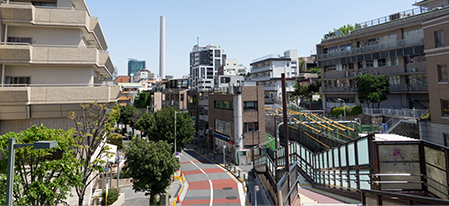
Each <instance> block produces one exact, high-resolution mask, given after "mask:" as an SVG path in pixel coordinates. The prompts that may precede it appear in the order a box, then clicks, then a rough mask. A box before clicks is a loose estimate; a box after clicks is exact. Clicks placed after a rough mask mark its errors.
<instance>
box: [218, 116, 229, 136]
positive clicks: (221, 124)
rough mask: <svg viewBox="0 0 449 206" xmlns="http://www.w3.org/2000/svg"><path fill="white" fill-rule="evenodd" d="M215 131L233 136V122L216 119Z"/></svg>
mask: <svg viewBox="0 0 449 206" xmlns="http://www.w3.org/2000/svg"><path fill="white" fill-rule="evenodd" d="M215 131H216V132H219V133H222V134H225V135H228V136H231V122H228V121H223V120H219V119H215Z"/></svg>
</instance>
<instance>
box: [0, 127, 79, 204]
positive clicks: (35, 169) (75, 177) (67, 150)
mask: <svg viewBox="0 0 449 206" xmlns="http://www.w3.org/2000/svg"><path fill="white" fill-rule="evenodd" d="M72 134H73V131H71V130H69V131H64V130H62V129H47V128H46V127H44V126H43V125H42V126H40V127H37V126H36V125H34V126H32V127H30V128H28V129H27V130H25V131H23V132H22V133H13V132H10V133H7V134H5V135H3V136H0V154H3V155H5V156H4V157H3V158H2V159H1V160H0V176H1V178H0V182H1V183H0V185H1V186H0V190H1V191H6V169H7V168H6V165H7V159H8V157H7V154H8V146H9V145H8V140H9V139H10V138H16V142H17V143H18V144H32V143H33V142H35V141H57V142H58V146H57V147H55V148H51V149H33V147H24V148H20V149H16V150H15V154H16V159H15V177H14V181H15V182H14V189H13V199H14V200H15V201H14V204H15V205H57V204H67V203H66V202H65V199H66V198H67V195H68V194H69V193H70V191H71V188H72V187H76V186H80V185H82V181H81V175H80V174H76V173H75V170H76V169H77V168H78V167H79V165H80V163H79V161H78V160H77V159H76V156H75V154H74V152H73V148H74V147H75V144H76V139H75V137H73V136H72ZM5 203H6V195H5V193H4V192H0V205H5Z"/></svg>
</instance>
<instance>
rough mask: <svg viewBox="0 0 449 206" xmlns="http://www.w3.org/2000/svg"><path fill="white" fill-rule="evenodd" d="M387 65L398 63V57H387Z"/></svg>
mask: <svg viewBox="0 0 449 206" xmlns="http://www.w3.org/2000/svg"><path fill="white" fill-rule="evenodd" d="M386 60H387V66H394V65H399V59H398V58H397V57H392V58H387V59H386Z"/></svg>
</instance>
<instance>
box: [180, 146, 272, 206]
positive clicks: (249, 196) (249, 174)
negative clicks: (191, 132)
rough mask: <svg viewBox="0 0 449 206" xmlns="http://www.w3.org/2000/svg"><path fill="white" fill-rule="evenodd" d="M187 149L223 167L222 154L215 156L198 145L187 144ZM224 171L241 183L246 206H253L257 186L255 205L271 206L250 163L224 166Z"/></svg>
mask: <svg viewBox="0 0 449 206" xmlns="http://www.w3.org/2000/svg"><path fill="white" fill-rule="evenodd" d="M187 148H191V149H194V150H196V151H198V152H200V153H201V154H203V155H204V156H206V157H207V158H209V159H210V160H212V161H214V162H216V163H217V164H220V165H221V166H222V167H224V163H223V155H222V154H221V155H220V154H217V155H215V154H213V153H212V152H210V151H209V150H207V149H205V148H200V147H199V146H198V145H196V144H192V143H191V144H188V145H187ZM226 169H227V170H229V172H230V173H232V174H233V175H234V176H235V177H236V178H237V179H238V180H239V181H240V182H242V184H243V186H244V191H245V193H246V200H247V201H246V205H254V202H255V201H254V194H255V192H254V186H255V185H259V188H260V190H259V192H257V205H273V203H271V202H270V201H269V200H268V199H267V195H268V194H267V193H265V192H264V191H265V190H264V189H263V186H262V184H260V181H258V178H257V177H256V176H257V175H256V174H255V173H254V172H253V171H252V169H253V166H252V163H251V164H247V165H234V164H231V165H226ZM247 190H248V191H247Z"/></svg>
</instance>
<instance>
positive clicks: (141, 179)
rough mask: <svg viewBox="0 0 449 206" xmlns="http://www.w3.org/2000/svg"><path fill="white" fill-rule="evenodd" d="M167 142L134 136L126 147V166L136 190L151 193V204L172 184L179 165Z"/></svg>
mask: <svg viewBox="0 0 449 206" xmlns="http://www.w3.org/2000/svg"><path fill="white" fill-rule="evenodd" d="M171 151H172V150H171V148H170V145H169V144H167V142H165V141H162V140H159V141H157V142H152V141H149V142H148V141H147V140H144V139H141V138H134V139H132V141H131V142H130V144H129V147H128V148H125V156H126V165H127V166H126V167H125V169H126V170H127V171H128V172H129V174H130V176H131V177H132V178H133V189H134V191H136V192H146V191H148V192H149V193H150V205H154V196H155V195H157V194H160V193H164V192H165V190H166V188H167V187H168V186H169V185H170V176H171V175H172V174H173V173H174V172H175V171H176V169H177V168H178V167H179V163H178V160H177V159H176V158H175V157H174V155H173V153H172V152H171Z"/></svg>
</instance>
